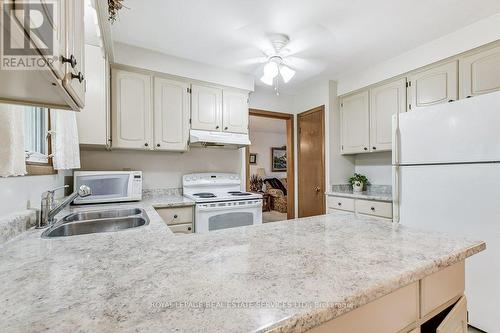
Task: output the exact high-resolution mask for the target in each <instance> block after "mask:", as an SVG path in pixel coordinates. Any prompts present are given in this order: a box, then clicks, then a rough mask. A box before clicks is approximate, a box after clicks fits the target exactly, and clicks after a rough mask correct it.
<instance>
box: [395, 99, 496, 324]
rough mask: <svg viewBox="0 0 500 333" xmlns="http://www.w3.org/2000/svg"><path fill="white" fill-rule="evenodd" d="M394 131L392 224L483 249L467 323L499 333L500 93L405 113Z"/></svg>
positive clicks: (472, 270) (471, 276)
mask: <svg viewBox="0 0 500 333" xmlns="http://www.w3.org/2000/svg"><path fill="white" fill-rule="evenodd" d="M398 118H399V119H398ZM393 132H394V143H393V182H394V183H393V186H394V191H393V192H394V217H395V221H396V222H397V221H399V222H400V223H401V224H404V225H408V226H412V227H415V228H420V229H427V230H434V231H439V232H446V233H449V234H455V235H460V236H465V237H466V238H469V239H474V240H484V241H485V242H486V251H484V252H482V253H480V254H478V255H476V256H473V257H471V258H469V259H467V262H466V290H465V293H466V296H467V298H468V306H469V323H470V325H472V326H474V327H477V328H479V329H481V330H484V331H486V332H489V333H493V332H500V93H491V94H487V95H482V96H477V97H474V98H470V99H465V100H460V101H457V102H453V103H446V104H442V105H435V106H431V107H428V108H425V109H419V110H418V111H413V112H408V113H405V114H401V115H399V117H394V121H393Z"/></svg>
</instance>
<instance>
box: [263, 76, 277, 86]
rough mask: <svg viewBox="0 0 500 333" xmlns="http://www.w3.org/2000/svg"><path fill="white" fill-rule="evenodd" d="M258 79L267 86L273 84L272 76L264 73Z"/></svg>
mask: <svg viewBox="0 0 500 333" xmlns="http://www.w3.org/2000/svg"><path fill="white" fill-rule="evenodd" d="M260 81H262V83H264V84H267V85H268V86H272V85H273V84H274V77H273V76H269V75H265V74H264V76H263V77H261V78H260Z"/></svg>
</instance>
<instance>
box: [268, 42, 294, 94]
mask: <svg viewBox="0 0 500 333" xmlns="http://www.w3.org/2000/svg"><path fill="white" fill-rule="evenodd" d="M269 39H270V42H271V45H272V46H273V50H270V51H267V54H266V56H267V59H266V61H265V65H264V74H263V76H262V77H261V78H260V80H261V81H262V83H264V84H266V85H268V86H272V85H274V84H276V87H275V89H276V90H277V85H278V82H279V80H278V77H279V76H281V78H282V79H283V82H285V83H288V82H290V80H291V79H292V78H293V77H294V76H295V73H296V71H295V70H294V69H293V68H291V67H290V66H289V65H288V64H287V62H286V49H285V46H286V45H287V44H288V43H289V42H290V38H289V37H288V36H287V35H283V34H273V35H270V36H269ZM282 51H285V52H282Z"/></svg>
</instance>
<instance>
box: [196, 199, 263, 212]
mask: <svg viewBox="0 0 500 333" xmlns="http://www.w3.org/2000/svg"><path fill="white" fill-rule="evenodd" d="M203 205H206V204H203ZM257 207H262V201H259V202H257V203H253V204H249V205H231V206H215V207H202V206H197V207H196V209H197V210H198V211H200V212H207V211H210V212H213V211H217V210H227V209H247V208H257Z"/></svg>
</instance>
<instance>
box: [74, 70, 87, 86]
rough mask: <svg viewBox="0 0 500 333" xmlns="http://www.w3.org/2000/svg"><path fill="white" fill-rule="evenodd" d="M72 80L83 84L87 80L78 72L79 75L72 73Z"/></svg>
mask: <svg viewBox="0 0 500 333" xmlns="http://www.w3.org/2000/svg"><path fill="white" fill-rule="evenodd" d="M71 78H72V79H78V82H80V83H82V82H83V80H85V77H84V76H83V74H82V72H78V75H77V74H73V73H71Z"/></svg>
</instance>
